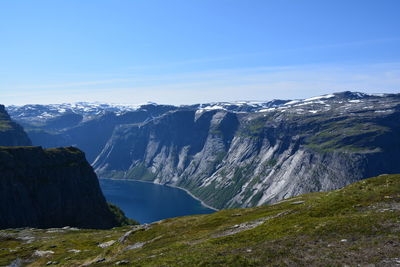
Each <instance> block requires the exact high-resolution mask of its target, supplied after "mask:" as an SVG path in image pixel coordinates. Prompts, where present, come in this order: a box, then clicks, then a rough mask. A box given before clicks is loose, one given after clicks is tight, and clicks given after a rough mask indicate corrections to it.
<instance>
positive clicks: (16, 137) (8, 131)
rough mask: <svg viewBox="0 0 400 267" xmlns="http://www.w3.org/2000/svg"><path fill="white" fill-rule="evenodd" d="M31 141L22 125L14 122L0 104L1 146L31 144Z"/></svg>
mask: <svg viewBox="0 0 400 267" xmlns="http://www.w3.org/2000/svg"><path fill="white" fill-rule="evenodd" d="M29 145H31V141H30V140H29V138H28V136H27V134H26V133H25V132H24V130H23V129H22V127H21V126H19V125H18V124H16V123H15V122H13V121H12V120H11V118H10V116H9V115H8V113H7V112H6V110H5V108H4V106H3V105H0V146H29Z"/></svg>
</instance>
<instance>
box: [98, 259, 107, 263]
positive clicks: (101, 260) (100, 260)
mask: <svg viewBox="0 0 400 267" xmlns="http://www.w3.org/2000/svg"><path fill="white" fill-rule="evenodd" d="M103 261H106V258H100V259H98V260H96V261H95V262H96V263H99V262H103Z"/></svg>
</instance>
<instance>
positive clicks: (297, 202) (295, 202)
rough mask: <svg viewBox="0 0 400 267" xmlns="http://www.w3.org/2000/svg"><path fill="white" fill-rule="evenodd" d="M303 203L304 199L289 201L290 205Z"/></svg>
mask: <svg viewBox="0 0 400 267" xmlns="http://www.w3.org/2000/svg"><path fill="white" fill-rule="evenodd" d="M303 203H304V201H294V202H291V203H290V205H298V204H303Z"/></svg>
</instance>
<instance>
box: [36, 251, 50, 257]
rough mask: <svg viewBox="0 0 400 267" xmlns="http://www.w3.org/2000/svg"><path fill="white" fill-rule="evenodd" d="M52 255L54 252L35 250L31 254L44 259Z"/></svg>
mask: <svg viewBox="0 0 400 267" xmlns="http://www.w3.org/2000/svg"><path fill="white" fill-rule="evenodd" d="M52 254H54V251H51V250H36V251H35V252H34V253H33V256H37V257H45V256H50V255H52Z"/></svg>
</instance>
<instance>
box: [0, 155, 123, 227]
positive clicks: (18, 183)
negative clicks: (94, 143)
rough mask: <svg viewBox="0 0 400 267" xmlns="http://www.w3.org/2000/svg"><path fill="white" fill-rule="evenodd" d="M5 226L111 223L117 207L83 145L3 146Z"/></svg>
mask: <svg viewBox="0 0 400 267" xmlns="http://www.w3.org/2000/svg"><path fill="white" fill-rule="evenodd" d="M0 173H1V177H0V214H1V216H0V228H15V227H35V228H49V227H63V226H74V227H79V228H99V229H103V228H111V227H114V226H117V225H121V223H120V221H118V219H117V218H116V215H115V214H114V213H112V212H111V210H110V208H109V206H108V205H107V203H106V201H105V198H104V196H103V194H102V192H101V190H100V187H99V182H98V180H97V177H96V174H95V173H94V172H93V169H92V167H91V166H90V165H89V163H88V162H87V161H86V159H85V155H84V153H83V152H81V151H80V150H79V149H77V148H73V147H68V148H57V149H46V150H44V149H42V148H41V147H1V148H0Z"/></svg>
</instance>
